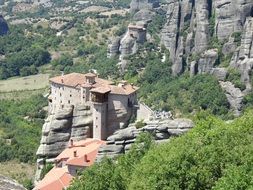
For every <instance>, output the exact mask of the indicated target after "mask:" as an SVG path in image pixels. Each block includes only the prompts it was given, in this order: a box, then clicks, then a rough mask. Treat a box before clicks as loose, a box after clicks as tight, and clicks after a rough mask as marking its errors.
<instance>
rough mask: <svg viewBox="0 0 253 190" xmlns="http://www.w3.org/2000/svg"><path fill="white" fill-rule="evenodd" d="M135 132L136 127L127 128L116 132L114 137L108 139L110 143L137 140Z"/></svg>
mask: <svg viewBox="0 0 253 190" xmlns="http://www.w3.org/2000/svg"><path fill="white" fill-rule="evenodd" d="M134 131H136V127H127V128H125V129H122V130H118V131H116V132H115V133H114V134H113V135H112V136H109V137H108V138H107V140H108V141H121V140H129V139H133V138H135V135H134Z"/></svg>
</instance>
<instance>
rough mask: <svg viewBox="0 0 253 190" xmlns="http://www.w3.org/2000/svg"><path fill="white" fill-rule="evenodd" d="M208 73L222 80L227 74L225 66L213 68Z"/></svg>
mask: <svg viewBox="0 0 253 190" xmlns="http://www.w3.org/2000/svg"><path fill="white" fill-rule="evenodd" d="M210 74H212V75H213V76H215V77H216V78H217V79H218V80H220V81H224V80H225V79H226V77H227V75H228V71H227V69H226V68H213V69H212V70H211V72H210Z"/></svg>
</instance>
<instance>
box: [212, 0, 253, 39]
mask: <svg viewBox="0 0 253 190" xmlns="http://www.w3.org/2000/svg"><path fill="white" fill-rule="evenodd" d="M213 4H214V11H215V16H216V21H215V31H216V34H217V37H218V39H219V40H222V39H226V38H228V37H229V36H230V35H231V34H232V33H234V32H241V31H242V29H243V26H244V23H245V20H246V18H247V17H249V16H253V15H252V14H253V13H252V6H253V2H252V1H251V0H215V1H214V0H213Z"/></svg>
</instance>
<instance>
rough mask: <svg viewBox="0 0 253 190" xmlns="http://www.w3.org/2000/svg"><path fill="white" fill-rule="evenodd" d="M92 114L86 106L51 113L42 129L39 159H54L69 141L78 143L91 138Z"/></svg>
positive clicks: (38, 152)
mask: <svg viewBox="0 0 253 190" xmlns="http://www.w3.org/2000/svg"><path fill="white" fill-rule="evenodd" d="M92 126H93V120H92V112H91V110H90V107H89V106H88V105H80V106H76V107H74V108H73V107H68V108H67V107H66V108H64V109H62V110H59V111H57V112H56V113H51V114H50V115H49V116H48V118H47V119H46V121H45V124H44V125H43V128H42V137H41V141H40V147H39V149H38V151H37V156H38V157H39V158H54V157H56V156H58V154H60V153H61V152H62V151H63V150H64V149H65V148H66V147H67V145H68V143H69V140H70V139H73V140H74V141H78V140H81V139H85V138H87V137H91V130H92Z"/></svg>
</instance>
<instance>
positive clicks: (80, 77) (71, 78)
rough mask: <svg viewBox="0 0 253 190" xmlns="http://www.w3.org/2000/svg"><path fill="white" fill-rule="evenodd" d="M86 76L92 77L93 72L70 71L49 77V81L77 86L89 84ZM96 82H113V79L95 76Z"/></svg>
mask: <svg viewBox="0 0 253 190" xmlns="http://www.w3.org/2000/svg"><path fill="white" fill-rule="evenodd" d="M93 75H94V74H93ZM86 76H87V77H90V76H91V73H87V74H81V73H70V74H67V75H63V76H57V77H54V78H51V79H49V81H50V82H52V83H56V84H61V85H65V86H71V87H77V86H78V85H84V84H87V83H86V78H85V77H86ZM95 76H96V75H95ZM95 82H96V83H97V84H99V85H109V84H113V82H112V81H108V80H104V79H101V78H98V77H95Z"/></svg>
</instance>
